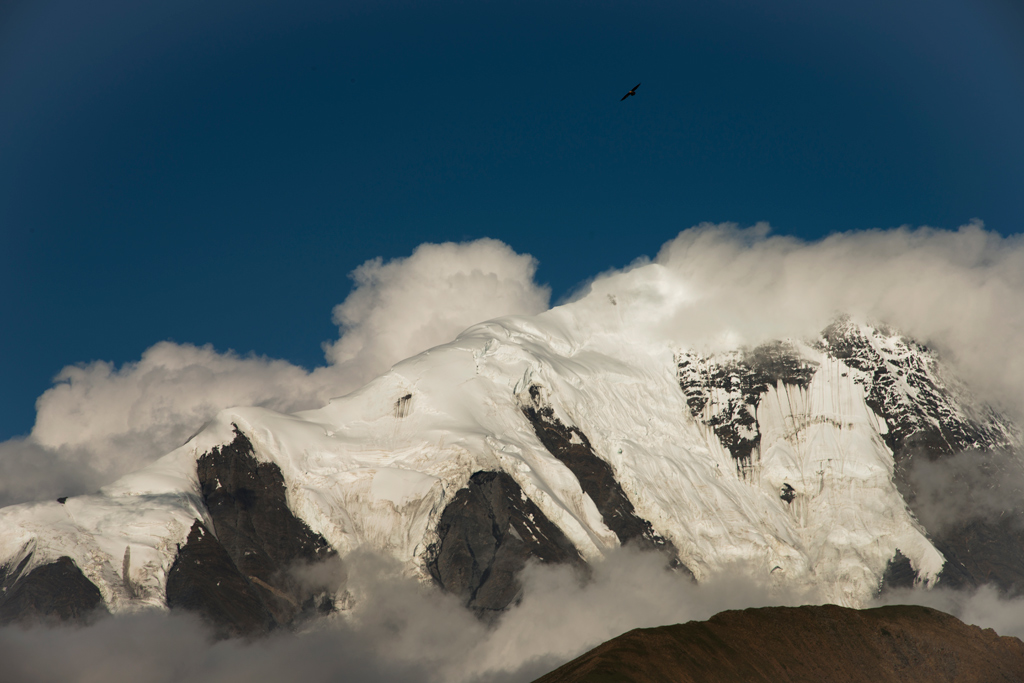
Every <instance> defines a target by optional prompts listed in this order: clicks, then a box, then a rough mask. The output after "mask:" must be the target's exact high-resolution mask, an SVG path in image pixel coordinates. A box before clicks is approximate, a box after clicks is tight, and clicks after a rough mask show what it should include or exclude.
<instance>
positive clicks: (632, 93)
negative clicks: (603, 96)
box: [619, 83, 640, 102]
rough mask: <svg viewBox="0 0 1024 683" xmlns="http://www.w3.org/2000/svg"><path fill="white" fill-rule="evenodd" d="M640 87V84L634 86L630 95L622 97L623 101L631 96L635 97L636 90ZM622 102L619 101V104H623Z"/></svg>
mask: <svg viewBox="0 0 1024 683" xmlns="http://www.w3.org/2000/svg"><path fill="white" fill-rule="evenodd" d="M639 87H640V84H639V83H637V84H636V85H634V86H633V89H632V90H630V91H629V92H628V93H626V94H625V95H623V96H622V100H624V99H626V98H627V97H629V96H630V95H635V94H636V89H637V88H639ZM622 100H619V102H621V101H622Z"/></svg>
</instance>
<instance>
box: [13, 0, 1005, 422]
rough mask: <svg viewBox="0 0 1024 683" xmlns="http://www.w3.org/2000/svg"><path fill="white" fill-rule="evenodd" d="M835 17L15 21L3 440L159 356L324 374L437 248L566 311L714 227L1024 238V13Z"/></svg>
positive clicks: (993, 6) (479, 13)
mask: <svg viewBox="0 0 1024 683" xmlns="http://www.w3.org/2000/svg"><path fill="white" fill-rule="evenodd" d="M831 4H832V3H822V2H817V1H814V2H812V1H810V0H806V1H801V0H775V1H772V2H768V1H766V2H752V1H740V0H725V1H720V2H680V1H674V2H647V3H627V2H600V1H598V2H551V1H550V0H548V1H544V2H502V3H499V2H486V1H480V0H476V1H473V2H448V1H438V2H382V1H376V2H363V1H347V2H326V1H324V2H305V3H303V2H295V1H293V2H288V3H285V2H271V1H267V0H264V1H253V0H247V1H245V2H242V1H238V2H225V1H219V2H218V1H216V0H203V1H199V0H174V1H173V2H170V1H167V2H140V1H139V0H123V1H122V0H93V1H91V2H88V3H82V2H77V1H73V0H31V2H25V1H17V0H16V1H15V2H7V3H4V4H3V6H2V7H0V97H2V104H0V287H2V299H0V326H2V327H0V329H2V331H0V439H3V438H7V437H9V436H12V435H15V434H19V433H25V432H27V431H28V430H29V429H30V428H31V425H32V422H33V419H34V409H33V404H34V400H35V398H36V397H37V396H39V395H40V394H41V393H42V392H43V391H44V390H45V389H46V388H47V387H48V386H50V381H51V378H52V377H53V375H54V374H56V373H57V372H58V371H59V370H60V369H61V368H62V367H63V366H65V365H67V364H72V363H77V362H83V361H89V360H93V359H103V360H110V361H114V362H116V363H118V364H120V363H123V362H126V361H131V360H135V359H137V358H138V357H139V356H140V354H141V353H142V351H143V350H144V349H146V348H147V347H149V346H150V345H152V344H153V343H155V342H158V341H160V340H164V339H173V340H175V341H178V342H192V343H196V344H203V343H208V342H209V343H212V344H214V346H215V347H216V348H218V349H219V350H226V349H228V348H232V349H235V350H237V351H239V352H242V353H245V352H249V351H254V352H256V353H258V354H266V355H269V356H273V357H279V358H285V359H288V360H291V361H293V362H295V363H298V364H301V365H304V366H306V367H312V366H315V365H319V364H322V363H323V355H322V351H321V348H320V342H321V341H324V340H327V339H334V338H336V336H337V330H336V328H335V327H334V325H332V323H331V318H330V312H331V308H332V306H333V305H334V304H337V303H339V302H341V301H342V300H343V299H344V297H345V295H346V294H347V292H348V290H349V285H350V282H349V280H348V279H347V277H346V274H347V273H348V272H349V271H350V270H352V268H354V267H355V266H357V265H359V264H360V263H362V262H363V261H365V260H366V259H368V258H372V257H374V256H383V257H385V258H389V257H395V256H405V255H408V254H409V253H410V252H411V251H412V249H413V248H414V247H415V246H416V245H417V244H419V243H421V242H425V241H446V240H455V241H459V240H466V239H473V238H477V237H484V236H488V237H495V238H497V239H501V240H503V241H505V242H507V243H508V244H509V245H511V246H512V247H513V248H514V249H516V250H517V251H520V252H528V253H531V254H533V255H534V256H536V257H537V258H538V259H539V260H540V264H541V265H540V270H539V275H538V277H539V279H540V280H541V281H543V282H547V283H549V284H550V285H551V286H552V288H553V291H554V294H555V298H556V299H557V298H558V297H559V296H561V295H564V294H565V293H566V292H567V291H569V290H571V289H572V288H573V286H574V285H576V284H577V283H579V282H580V281H581V280H583V279H585V278H587V277H589V276H592V275H594V274H596V273H597V272H600V271H602V270H605V269H607V268H609V267H613V266H615V267H618V266H622V265H625V264H626V263H628V262H630V261H631V260H633V259H634V258H635V257H637V256H639V255H642V254H647V255H653V254H654V253H655V252H656V250H657V248H658V247H659V245H660V244H661V243H663V242H664V241H665V240H667V239H669V238H671V237H673V236H674V235H675V234H676V233H677V232H678V231H679V230H681V229H683V228H686V227H689V226H690V225H693V224H695V223H698V222H701V221H715V222H718V221H736V222H739V223H741V224H750V223H754V222H756V221H759V220H766V221H769V222H770V223H771V224H772V225H773V226H774V228H775V229H776V231H777V232H782V233H789V234H795V235H800V236H803V237H806V238H816V237H819V236H822V235H825V234H828V233H829V232H833V231H841V230H852V229H865V228H872V227H882V228H885V227H892V226H897V225H900V224H912V225H921V224H929V225H933V226H936V227H946V228H954V227H956V226H958V225H960V224H963V223H966V222H967V221H968V220H970V219H971V218H975V217H977V218H981V219H982V220H984V221H985V223H986V225H987V226H988V227H989V228H991V229H994V230H998V231H999V232H1002V233H1004V234H1008V233H1014V232H1019V231H1020V230H1021V229H1022V227H1024V222H1022V219H1024V125H1021V120H1022V112H1024V10H1021V8H1020V5H1019V4H1018V3H1016V2H1014V1H1013V0H929V1H925V0H888V1H886V2H882V1H875V0H866V1H863V0H862V1H861V2H857V3H844V4H845V5H847V7H846V8H835V7H828V8H826V7H824V5H831ZM638 81H642V82H643V85H642V86H641V88H640V89H639V90H638V91H637V96H636V97H634V98H630V99H629V100H628V101H626V102H619V98H620V97H621V96H622V95H623V94H624V93H625V91H626V90H628V89H629V88H630V87H632V86H633V85H634V84H635V83H637V82H638Z"/></svg>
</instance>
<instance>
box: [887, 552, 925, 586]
mask: <svg viewBox="0 0 1024 683" xmlns="http://www.w3.org/2000/svg"><path fill="white" fill-rule="evenodd" d="M916 580H917V572H915V571H914V567H913V566H912V565H911V564H910V558H909V557H907V556H906V555H904V554H903V553H902V552H900V551H899V549H897V550H896V554H895V555H893V556H892V558H891V559H890V560H889V563H888V564H886V565H885V573H883V574H882V584H881V585H880V586H879V587H878V592H879V593H885V592H887V591H890V590H893V589H897V588H913V587H914V582H915V581H916Z"/></svg>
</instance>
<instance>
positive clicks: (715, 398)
mask: <svg viewBox="0 0 1024 683" xmlns="http://www.w3.org/2000/svg"><path fill="white" fill-rule="evenodd" d="M666 282H667V281H666V280H664V279H663V278H662V277H661V266H658V265H655V264H652V265H647V266H644V267H640V268H637V269H635V270H633V271H630V272H629V273H626V274H624V275H622V276H620V277H618V278H616V279H614V280H603V281H602V280H599V281H598V282H596V283H594V285H593V286H592V287H591V291H590V293H589V294H588V295H587V296H585V297H583V298H582V299H580V300H578V301H576V302H573V303H570V304H567V305H564V306H560V307H557V308H554V309H552V310H550V311H547V312H545V313H542V314H540V315H537V316H534V317H510V318H503V319H499V320H494V321H490V322H487V323H483V324H480V325H477V326H475V327H472V328H470V329H468V330H466V331H465V332H464V333H463V334H461V335H460V336H459V337H458V338H457V339H455V340H454V341H452V342H451V343H448V344H445V345H442V346H439V347H436V348H433V349H431V350H429V351H426V352H424V353H422V354H420V355H418V356H415V357H412V358H409V359H407V360H405V361H403V362H401V363H399V364H397V365H396V366H394V368H392V370H391V371H389V372H387V373H386V374H384V375H382V376H380V377H378V378H377V379H375V380H373V381H371V382H370V383H369V384H367V385H366V386H364V387H363V388H361V389H359V390H358V391H356V392H354V393H352V394H349V395H347V396H344V397H341V398H337V399H334V400H332V401H331V402H330V403H329V404H328V405H326V406H324V407H322V408H320V409H318V410H312V411H308V412H303V413H298V414H294V415H285V414H280V413H276V412H272V411H270V410H266V409H261V408H245V407H242V408H234V409H230V410H226V411H223V412H222V413H220V414H219V415H218V416H217V417H216V419H215V420H213V421H212V422H211V423H209V424H208V425H206V426H205V427H204V428H203V429H202V430H201V431H200V432H199V433H197V434H196V435H195V436H194V437H192V438H191V439H189V440H188V442H187V443H185V444H183V445H182V446H180V447H179V448H177V449H175V450H173V451H171V452H170V453H168V454H167V455H166V456H165V457H163V458H162V459H160V460H159V461H157V462H155V463H154V464H152V465H150V466H149V467H146V468H145V469H143V470H141V471H139V472H136V473H134V474H131V475H129V476H126V477H124V478H122V479H120V480H119V481H117V482H115V483H113V484H111V485H109V486H106V487H104V488H103V489H102V490H101V491H99V492H98V493H96V494H95V495H88V496H78V497H73V498H68V499H61V500H59V501H48V502H40V503H31V504H23V505H16V506H11V507H7V508H4V509H2V510H0V590H2V593H0V620H9V619H14V618H17V617H19V616H21V615H24V614H32V613H44V614H52V615H56V616H59V617H62V618H74V617H76V616H79V615H83V614H85V613H87V612H89V611H91V610H93V609H96V608H100V609H106V610H108V611H110V612H113V613H122V612H131V611H135V610H139V609H144V608H153V607H156V608H166V607H170V608H177V607H180V608H184V609H192V610H198V611H200V612H203V613H204V614H206V615H207V616H209V617H210V618H211V619H212V620H213V621H214V622H215V623H217V624H219V625H220V626H221V627H222V628H223V629H224V631H225V632H226V633H237V632H243V633H245V632H259V631H263V630H266V629H269V628H273V627H274V626H275V625H278V624H288V623H291V622H293V621H294V620H295V619H297V618H299V617H300V616H302V615H304V614H315V613H318V612H324V611H330V610H332V609H344V607H345V605H346V601H348V600H350V599H352V598H351V596H349V595H347V594H346V593H345V590H344V586H343V585H338V584H337V582H336V581H335V580H333V579H329V578H324V577H328V576H331V575H336V573H335V574H332V573H331V572H317V571H316V567H317V566H319V565H321V564H323V563H337V562H339V561H340V562H341V563H342V564H344V558H345V556H346V555H348V554H349V553H351V552H353V551H356V550H360V549H371V550H374V551H378V552H381V553H385V554H387V555H389V556H392V557H394V558H396V559H397V560H399V561H400V562H402V563H404V565H405V566H406V568H407V571H408V573H409V574H411V575H415V576H418V577H420V578H421V579H422V580H423V581H432V582H435V583H436V584H438V585H439V586H440V587H441V588H443V589H444V590H446V591H448V592H451V593H454V594H457V595H459V596H461V597H462V598H463V599H464V601H465V603H466V605H467V606H469V607H470V608H472V609H474V610H475V611H477V612H478V613H479V614H480V615H481V616H484V617H486V616H487V615H490V614H493V613H495V612H497V611H500V610H502V609H504V608H505V607H506V606H508V605H509V604H510V603H511V602H512V601H513V600H515V598H516V595H517V592H518V590H519V587H518V584H517V581H516V575H517V573H518V572H519V571H520V570H521V569H522V568H523V566H524V565H525V563H526V562H527V561H528V560H530V559H531V558H532V559H537V560H539V561H542V562H556V563H567V564H570V565H574V566H576V567H577V568H578V569H579V571H580V572H581V574H582V575H585V574H586V572H587V571H588V565H589V563H591V562H593V561H595V560H596V559H598V558H600V557H601V556H602V554H604V553H606V552H608V551H609V550H610V549H612V548H615V547H617V546H620V545H623V544H634V545H637V546H640V547H642V548H648V549H651V550H653V551H656V552H661V553H664V555H665V562H666V565H667V566H670V567H673V568H675V570H676V571H678V572H679V573H681V574H683V575H686V574H690V575H692V577H693V579H694V580H696V581H697V582H701V581H703V580H705V579H707V578H709V577H711V576H714V575H715V574H717V573H721V572H725V571H732V570H735V569H736V568H737V567H739V568H742V570H743V571H746V572H747V573H749V574H751V575H753V576H759V577H761V578H762V579H763V580H764V581H765V582H768V583H770V584H771V585H775V586H778V587H780V588H785V587H792V586H798V587H804V588H806V587H812V588H815V589H817V590H818V591H819V592H820V594H821V595H822V597H823V598H824V599H826V600H828V601H830V602H835V603H838V604H841V605H846V606H854V607H857V606H862V605H864V604H865V603H866V602H867V601H868V600H870V599H871V598H872V596H874V595H875V594H876V593H877V592H878V591H879V590H880V588H882V587H883V584H905V583H915V584H922V585H927V586H931V585H935V584H936V583H944V584H951V585H964V584H978V583H983V582H995V583H997V584H999V585H1000V586H1002V587H1004V588H1013V587H1015V586H1017V587H1019V586H1024V537H1022V534H1021V531H1020V530H1021V529H1022V528H1024V526H1022V525H1019V524H1017V522H1018V521H1019V520H1016V519H1005V520H1001V521H997V522H992V521H985V520H978V519H970V520H964V523H963V524H962V525H959V526H957V525H952V526H949V525H946V526H944V527H943V528H941V529H938V528H936V529H928V528H925V526H923V525H922V521H926V520H924V518H923V517H922V516H921V515H920V514H915V509H916V508H915V506H916V505H918V504H919V501H918V500H917V498H916V492H915V490H914V483H913V480H912V479H911V478H910V477H909V476H908V473H909V472H910V471H911V468H912V466H913V464H914V462H915V461H916V460H917V459H921V458H925V459H935V458H942V457H944V456H951V455H954V454H957V453H960V452H961V451H965V450H968V449H971V450H972V451H977V452H979V453H990V454H997V457H998V458H1001V459H1000V460H999V461H998V462H999V463H1000V464H999V466H1000V467H1005V468H1020V460H1019V458H1018V456H1017V455H1016V453H1017V450H1016V449H1018V448H1019V445H1020V436H1019V432H1018V431H1017V430H1016V428H1015V427H1014V426H1013V425H1012V424H1010V423H1009V422H1008V421H1007V420H1006V419H1004V418H1002V417H1000V416H999V415H998V414H996V413H995V412H994V411H993V410H992V409H990V408H988V407H986V406H984V405H982V404H980V403H979V402H978V401H977V400H976V399H974V398H973V397H972V395H971V393H970V392H969V391H968V390H967V389H966V388H965V387H964V386H963V385H962V384H960V383H959V382H957V381H956V380H955V379H953V378H952V376H951V375H950V373H949V372H948V370H947V369H945V368H944V367H943V365H942V364H941V363H940V361H939V359H938V357H937V356H936V355H935V354H934V353H933V352H931V351H930V350H928V349H927V348H925V347H923V346H921V345H919V344H917V343H915V342H913V341H911V340H909V339H906V338H904V337H902V336H900V335H899V334H898V333H897V332H895V331H892V330H888V329H886V328H884V327H882V326H870V325H867V324H865V323H863V322H858V321H854V320H851V319H848V318H843V319H839V320H837V321H836V322H834V323H833V324H832V325H830V326H829V327H827V328H826V329H825V330H824V331H823V332H822V334H821V335H820V336H819V337H818V338H816V339H788V340H778V341H771V342H768V343H764V344H760V345H756V346H753V347H730V346H729V345H728V344H725V343H723V344H719V345H718V346H717V347H716V348H715V349H713V350H709V349H705V348H693V347H690V346H687V345H686V343H685V342H684V341H682V340H679V339H675V338H673V336H672V333H671V331H670V330H666V329H663V327H662V326H661V325H660V324H659V323H660V320H661V314H662V311H663V310H664V309H665V307H666V306H669V305H672V304H673V302H675V301H677V300H678V299H679V297H680V296H682V294H681V293H680V292H677V291H674V290H673V289H672V288H671V286H669V285H667V284H666ZM57 587H59V589H58V588H57Z"/></svg>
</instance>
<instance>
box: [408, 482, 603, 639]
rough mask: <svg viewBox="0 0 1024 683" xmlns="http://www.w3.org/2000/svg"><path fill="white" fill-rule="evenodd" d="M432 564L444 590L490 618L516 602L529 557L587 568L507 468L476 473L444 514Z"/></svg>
mask: <svg viewBox="0 0 1024 683" xmlns="http://www.w3.org/2000/svg"><path fill="white" fill-rule="evenodd" d="M437 536H438V540H437V542H436V543H435V544H434V545H433V546H431V548H430V549H429V550H428V552H427V568H428V570H429V571H430V574H431V576H433V577H434V580H435V581H436V582H437V584H438V585H439V586H440V587H441V588H442V589H443V590H445V591H447V592H449V593H454V594H455V595H458V596H460V597H461V598H462V599H463V600H464V601H465V604H466V606H467V607H469V608H471V609H473V610H474V611H475V612H476V613H477V614H478V615H480V616H481V617H483V618H485V619H488V618H491V617H493V616H495V615H496V614H497V613H498V612H499V611H501V610H503V609H505V608H506V607H508V606H509V605H510V604H512V603H513V602H514V601H515V600H516V598H517V596H518V595H519V592H520V585H519V582H518V579H517V578H516V577H517V575H518V574H519V572H520V571H522V569H523V567H525V566H526V563H527V561H529V560H531V559H535V560H537V561H540V562H545V563H555V564H569V565H572V566H574V567H576V568H578V569H579V570H580V571H584V572H585V571H586V563H585V562H584V561H583V559H582V558H581V557H580V555H579V553H578V552H577V550H576V548H575V547H574V546H573V544H572V542H571V541H570V540H569V539H568V538H567V537H566V536H565V534H564V533H562V531H561V530H560V529H559V528H558V527H557V526H555V525H554V524H553V523H551V521H550V520H548V518H547V517H545V516H544V513H543V512H541V511H540V508H538V507H537V506H536V505H535V504H534V503H533V501H531V500H530V499H529V498H527V497H526V495H525V494H524V493H523V491H522V489H521V488H520V487H519V485H518V484H517V483H516V482H515V480H514V479H512V477H510V476H509V475H508V474H506V473H504V472H477V473H476V474H474V475H473V476H472V477H471V478H470V480H469V484H468V485H467V486H466V488H464V489H462V490H461V491H459V492H458V493H456V494H455V497H454V498H453V500H452V502H451V503H449V504H448V506H447V507H445V509H444V512H442V513H441V519H440V521H439V523H438V525H437Z"/></svg>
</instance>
